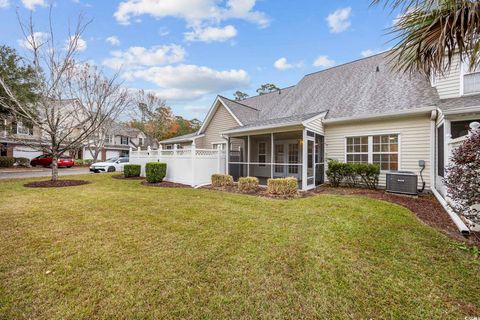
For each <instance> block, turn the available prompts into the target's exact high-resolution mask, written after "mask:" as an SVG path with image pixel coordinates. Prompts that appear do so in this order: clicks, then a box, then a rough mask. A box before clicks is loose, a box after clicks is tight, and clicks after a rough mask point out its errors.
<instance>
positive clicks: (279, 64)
mask: <svg viewBox="0 0 480 320" xmlns="http://www.w3.org/2000/svg"><path fill="white" fill-rule="evenodd" d="M273 66H274V67H275V68H277V69H278V70H282V71H283V70H287V69H291V68H293V65H292V64H289V63H288V62H287V58H280V59H278V60H277V61H275V63H274V64H273Z"/></svg>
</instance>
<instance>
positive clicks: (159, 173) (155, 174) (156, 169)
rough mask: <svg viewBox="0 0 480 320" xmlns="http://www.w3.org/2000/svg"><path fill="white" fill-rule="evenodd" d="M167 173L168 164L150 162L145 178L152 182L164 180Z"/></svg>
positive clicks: (146, 168) (147, 165) (146, 167)
mask: <svg viewBox="0 0 480 320" xmlns="http://www.w3.org/2000/svg"><path fill="white" fill-rule="evenodd" d="M166 174H167V164H166V163H162V162H148V163H147V164H146V166H145V178H146V179H147V181H148V182H150V183H157V182H162V181H163V178H165V175H166Z"/></svg>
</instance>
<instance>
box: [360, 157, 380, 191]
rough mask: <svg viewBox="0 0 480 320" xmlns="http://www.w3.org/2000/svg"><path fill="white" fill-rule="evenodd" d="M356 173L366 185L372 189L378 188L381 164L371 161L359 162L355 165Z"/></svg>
mask: <svg viewBox="0 0 480 320" xmlns="http://www.w3.org/2000/svg"><path fill="white" fill-rule="evenodd" d="M354 169H355V173H356V175H358V176H359V177H360V178H361V179H362V181H363V183H364V184H365V186H366V187H367V188H370V189H376V188H377V185H378V177H379V176H380V166H379V165H378V164H371V163H357V164H355V166H354Z"/></svg>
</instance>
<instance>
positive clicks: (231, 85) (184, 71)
mask: <svg viewBox="0 0 480 320" xmlns="http://www.w3.org/2000/svg"><path fill="white" fill-rule="evenodd" d="M123 76H124V78H125V79H127V80H136V79H141V80H144V81H148V82H152V83H154V84H156V85H157V86H158V87H159V89H157V90H155V91H156V92H157V93H158V94H159V95H160V96H161V97H162V98H164V99H167V100H183V101H185V100H194V99H198V98H201V97H202V96H204V95H207V94H212V93H219V92H222V91H226V90H233V89H238V88H243V87H245V86H247V85H248V84H249V83H250V79H249V76H248V74H247V72H246V71H244V70H242V69H239V70H234V69H232V70H224V71H218V70H214V69H211V68H208V67H203V66H196V65H186V64H181V65H178V66H165V67H151V68H146V69H141V70H132V71H128V72H126V73H124V74H123Z"/></svg>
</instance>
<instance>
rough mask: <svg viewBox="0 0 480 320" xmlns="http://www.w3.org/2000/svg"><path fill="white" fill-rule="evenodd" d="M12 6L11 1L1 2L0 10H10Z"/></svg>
mask: <svg viewBox="0 0 480 320" xmlns="http://www.w3.org/2000/svg"><path fill="white" fill-rule="evenodd" d="M9 6H10V1H8V0H0V9H3V8H8V7H9Z"/></svg>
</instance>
